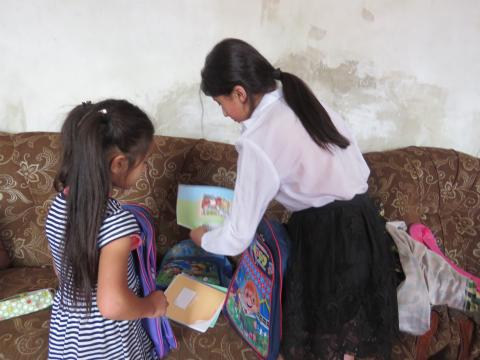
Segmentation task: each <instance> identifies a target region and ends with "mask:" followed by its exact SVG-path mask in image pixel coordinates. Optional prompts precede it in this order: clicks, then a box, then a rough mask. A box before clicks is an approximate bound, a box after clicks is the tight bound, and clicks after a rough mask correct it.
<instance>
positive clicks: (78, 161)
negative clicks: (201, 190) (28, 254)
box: [55, 100, 154, 310]
mask: <svg viewBox="0 0 480 360" xmlns="http://www.w3.org/2000/svg"><path fill="white" fill-rule="evenodd" d="M153 133H154V128H153V124H152V122H151V121H150V119H149V118H148V116H147V115H146V114H145V113H144V112H143V111H142V110H141V109H139V108H138V107H136V106H135V105H132V104H130V103H129V102H127V101H125V100H105V101H101V102H98V103H96V104H92V103H83V104H82V105H79V106H77V107H75V108H74V109H73V110H72V111H71V112H70V113H69V114H68V116H67V118H66V120H65V122H64V124H63V126H62V131H61V142H62V149H63V152H62V160H61V165H60V169H59V171H58V173H57V176H56V178H55V187H56V189H57V190H58V191H62V190H63V191H64V194H66V202H67V219H68V221H67V225H66V230H65V241H64V248H63V254H62V267H61V269H60V291H61V295H62V302H63V299H65V298H67V299H69V301H72V302H73V303H74V304H77V303H78V302H79V301H81V302H82V303H85V304H86V306H87V309H88V310H90V309H91V303H92V290H93V289H94V288H95V286H96V282H97V276H98V261H99V251H98V248H97V237H98V231H99V229H100V226H101V224H102V220H103V217H104V214H105V206H106V204H107V200H108V196H109V194H110V192H111V186H112V182H111V176H110V161H109V157H110V156H111V154H112V151H113V150H116V151H118V150H119V151H121V152H122V153H123V154H124V155H125V156H126V157H127V158H128V160H129V166H133V165H135V161H136V160H138V159H139V158H141V157H142V156H144V155H145V154H146V153H147V152H148V148H149V146H150V143H151V141H152V139H153Z"/></svg>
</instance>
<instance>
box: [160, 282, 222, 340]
mask: <svg viewBox="0 0 480 360" xmlns="http://www.w3.org/2000/svg"><path fill="white" fill-rule="evenodd" d="M165 296H166V297H167V300H168V303H169V305H168V308H167V317H168V318H169V319H171V320H174V321H176V322H178V323H180V324H183V325H186V326H188V327H190V328H192V329H195V330H197V331H200V332H205V331H206V330H207V329H208V328H209V327H210V325H211V324H212V323H213V322H215V321H216V319H217V317H218V315H219V314H220V311H221V310H222V307H223V303H224V302H225V296H226V294H225V292H223V291H222V290H219V289H217V288H214V287H212V286H210V285H208V284H206V283H203V282H201V281H198V280H196V279H194V278H191V277H189V276H188V275H185V274H179V275H177V276H176V277H175V278H174V279H173V281H172V282H171V283H170V285H169V286H168V288H167V290H165Z"/></svg>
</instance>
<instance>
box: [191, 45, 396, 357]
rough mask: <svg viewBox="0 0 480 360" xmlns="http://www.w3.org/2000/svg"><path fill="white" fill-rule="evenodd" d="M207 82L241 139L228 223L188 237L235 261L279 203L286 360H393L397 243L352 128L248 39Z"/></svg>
mask: <svg viewBox="0 0 480 360" xmlns="http://www.w3.org/2000/svg"><path fill="white" fill-rule="evenodd" d="M201 75H202V83H201V88H202V90H203V92H204V93H205V94H206V95H208V96H212V97H213V99H214V100H215V101H216V102H217V103H218V104H219V105H220V106H221V108H222V111H223V113H224V115H225V116H228V117H230V118H232V119H233V120H234V121H236V122H239V123H241V124H242V128H243V133H242V135H241V137H240V139H239V140H238V141H237V143H236V148H237V150H238V153H239V157H238V164H237V180H236V184H235V192H234V200H233V204H232V210H231V215H230V217H229V218H228V219H227V220H226V221H225V223H224V225H223V226H222V227H220V228H218V229H215V230H212V231H209V232H207V231H206V229H204V228H202V227H200V228H197V229H194V230H192V232H191V237H192V239H193V240H194V241H195V242H196V243H197V244H198V245H200V246H202V248H204V249H205V250H207V251H210V252H213V253H217V254H225V255H236V254H239V253H241V252H242V251H243V250H245V249H246V248H247V246H248V245H249V243H250V242H251V240H252V239H253V236H254V233H255V230H256V227H257V225H258V224H259V222H260V220H261V217H262V216H263V215H264V213H265V210H266V209H267V206H268V204H269V203H270V201H271V200H272V199H276V200H278V201H279V202H280V203H282V204H283V205H284V206H285V207H286V208H288V209H289V210H291V211H292V212H293V214H292V216H291V218H290V220H289V222H288V224H287V228H288V232H289V234H290V237H291V240H292V250H291V254H290V261H289V264H288V268H287V273H286V279H285V283H284V284H285V292H284V299H283V301H284V303H283V304H284V307H283V309H284V313H283V319H284V323H283V339H282V355H283V356H284V357H285V358H287V359H337V358H339V359H343V358H346V359H352V358H353V357H354V356H359V357H363V356H367V355H373V356H375V355H376V356H379V357H384V358H389V357H390V351H391V342H392V338H393V337H394V335H395V334H396V331H397V329H398V313H397V300H396V283H395V280H394V279H395V278H394V270H393V255H392V252H391V246H393V242H392V240H391V239H390V238H389V237H388V236H387V235H386V232H385V224H384V222H383V221H382V220H381V218H380V216H379V215H378V211H377V209H376V208H375V206H374V205H373V203H372V202H371V200H370V199H369V197H368V196H367V195H366V191H367V188H368V185H367V179H368V176H369V169H368V166H367V164H366V163H365V161H364V159H363V157H362V154H361V152H360V150H359V148H358V146H357V144H356V142H355V140H354V138H353V137H352V135H351V134H350V132H349V131H348V129H347V127H346V125H345V123H344V122H343V121H342V119H341V118H340V116H339V115H338V114H337V113H335V112H334V111H332V110H331V109H329V108H327V107H325V106H323V105H322V104H320V102H319V101H318V100H317V99H316V98H315V96H314V95H313V93H312V92H311V90H310V89H309V88H308V87H307V86H306V85H305V83H304V82H303V81H302V80H300V79H299V78H298V77H296V76H295V75H292V74H290V73H287V72H282V71H281V70H280V69H275V68H273V67H272V65H271V64H270V63H269V62H268V61H267V60H266V59H265V58H264V57H263V56H262V55H261V54H260V53H259V52H258V51H256V50H255V49H254V48H253V47H252V46H250V45H249V44H247V43H245V42H243V41H241V40H237V39H226V40H223V41H221V42H220V43H218V44H217V45H216V46H215V47H214V48H213V50H212V51H211V52H210V53H209V54H208V56H207V58H206V61H205V66H204V68H203V70H202V72H201ZM276 80H278V81H279V82H280V83H281V87H278V86H277V84H278V83H277V81H276Z"/></svg>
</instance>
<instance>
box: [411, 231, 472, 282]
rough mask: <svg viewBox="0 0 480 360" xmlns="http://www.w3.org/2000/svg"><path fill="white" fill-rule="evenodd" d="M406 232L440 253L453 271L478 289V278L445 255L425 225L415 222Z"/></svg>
mask: <svg viewBox="0 0 480 360" xmlns="http://www.w3.org/2000/svg"><path fill="white" fill-rule="evenodd" d="M408 232H409V234H410V236H411V237H412V238H414V239H415V240H417V241H419V242H421V243H422V244H424V245H425V246H426V247H427V248H429V249H430V250H432V251H433V252H434V253H436V254H438V255H440V256H441V257H442V258H443V259H444V260H445V261H446V262H448V263H449V264H450V266H451V267H453V268H454V269H455V271H457V272H458V273H459V274H461V275H463V276H465V277H466V278H469V279H470V280H472V281H473V282H474V283H475V284H476V287H477V289H480V278H478V277H476V276H475V275H472V274H470V273H469V272H467V271H465V270H463V269H462V268H460V267H459V266H457V264H455V263H454V262H453V261H452V260H450V259H449V258H448V257H446V256H445V255H444V254H443V252H442V251H441V250H440V248H439V247H438V245H437V241H436V240H435V236H433V233H432V231H431V230H430V229H429V228H428V227H427V226H425V225H423V224H420V223H415V224H412V225H410V228H409V229H408Z"/></svg>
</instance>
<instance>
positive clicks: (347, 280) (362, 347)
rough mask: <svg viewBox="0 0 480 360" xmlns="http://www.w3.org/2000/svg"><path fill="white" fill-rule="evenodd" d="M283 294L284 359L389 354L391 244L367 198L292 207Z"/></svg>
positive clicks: (393, 315)
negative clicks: (298, 209)
mask: <svg viewBox="0 0 480 360" xmlns="http://www.w3.org/2000/svg"><path fill="white" fill-rule="evenodd" d="M287 228H288V232H289V234H290V237H291V240H292V249H291V255H290V260H289V262H288V266H287V272H286V275H285V283H284V295H283V339H282V354H283V357H284V358H285V359H343V356H344V354H352V355H355V356H356V357H365V356H372V357H375V358H379V359H388V358H390V352H391V346H392V341H393V338H394V337H395V335H397V334H398V308H397V291H396V287H397V285H398V283H399V281H400V280H399V277H398V276H397V274H396V272H395V266H396V261H395V254H394V250H395V245H394V243H393V240H392V239H391V238H390V236H389V235H388V234H387V232H386V230H385V222H384V220H383V219H382V218H381V217H380V215H379V214H378V210H377V209H376V207H375V206H374V204H373V202H372V201H371V200H370V198H369V197H368V196H367V195H366V194H363V195H357V196H355V197H354V198H353V199H352V200H350V201H335V202H333V203H331V204H328V205H326V206H324V207H321V208H310V209H306V210H302V211H299V212H296V213H294V214H293V215H292V217H291V219H290V221H289V222H288V224H287Z"/></svg>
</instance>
